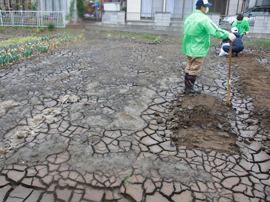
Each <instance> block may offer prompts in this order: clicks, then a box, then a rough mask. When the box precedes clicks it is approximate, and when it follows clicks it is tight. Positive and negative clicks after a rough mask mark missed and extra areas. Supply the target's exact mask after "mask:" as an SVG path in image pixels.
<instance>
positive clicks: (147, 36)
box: [140, 34, 156, 40]
mask: <svg viewBox="0 0 270 202" xmlns="http://www.w3.org/2000/svg"><path fill="white" fill-rule="evenodd" d="M140 37H141V38H143V39H148V40H155V39H156V36H153V35H148V34H144V35H141V36H140Z"/></svg>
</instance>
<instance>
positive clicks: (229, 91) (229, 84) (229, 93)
mask: <svg viewBox="0 0 270 202" xmlns="http://www.w3.org/2000/svg"><path fill="white" fill-rule="evenodd" d="M231 71H232V42H231V41H230V59H229V81H228V100H227V104H228V105H229V104H230V102H231V101H230V98H231Z"/></svg>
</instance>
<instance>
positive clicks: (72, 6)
mask: <svg viewBox="0 0 270 202" xmlns="http://www.w3.org/2000/svg"><path fill="white" fill-rule="evenodd" d="M74 5H75V1H74V0H72V1H71V3H70V7H69V14H68V16H67V20H73V13H74Z"/></svg>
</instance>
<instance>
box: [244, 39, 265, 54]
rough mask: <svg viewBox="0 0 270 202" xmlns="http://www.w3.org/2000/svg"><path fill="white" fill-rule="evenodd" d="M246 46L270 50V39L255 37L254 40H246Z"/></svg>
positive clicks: (258, 49) (259, 49)
mask: <svg viewBox="0 0 270 202" xmlns="http://www.w3.org/2000/svg"><path fill="white" fill-rule="evenodd" d="M244 46H245V48H250V49H253V50H257V51H269V50H270V40H269V39H255V40H253V41H244Z"/></svg>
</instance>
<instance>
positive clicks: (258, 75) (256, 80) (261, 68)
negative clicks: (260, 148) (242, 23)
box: [233, 51, 270, 147]
mask: <svg viewBox="0 0 270 202" xmlns="http://www.w3.org/2000/svg"><path fill="white" fill-rule="evenodd" d="M233 62H234V63H236V64H238V65H239V67H238V68H237V70H238V71H239V72H240V73H241V79H240V80H239V81H238V82H237V83H238V86H239V89H240V90H242V91H243V93H245V94H246V95H249V96H252V97H254V104H255V110H254V114H253V116H254V117H255V118H257V119H258V120H259V121H260V122H261V123H262V125H263V126H265V128H266V130H265V131H264V133H265V134H266V133H268V132H269V131H270V53H266V52H254V51H253V52H246V53H245V54H243V55H240V57H237V58H233ZM266 145H267V146H268V147H269V146H270V143H267V144H266Z"/></svg>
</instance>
